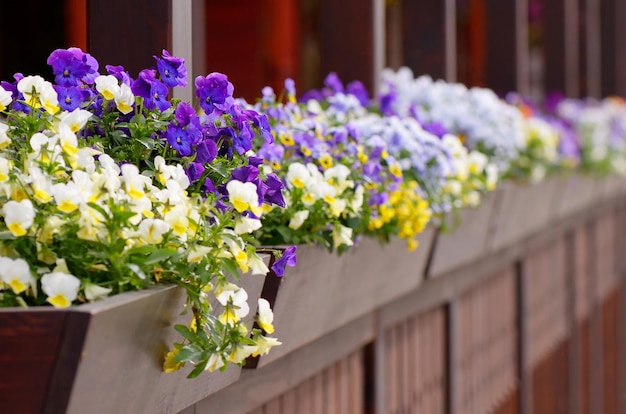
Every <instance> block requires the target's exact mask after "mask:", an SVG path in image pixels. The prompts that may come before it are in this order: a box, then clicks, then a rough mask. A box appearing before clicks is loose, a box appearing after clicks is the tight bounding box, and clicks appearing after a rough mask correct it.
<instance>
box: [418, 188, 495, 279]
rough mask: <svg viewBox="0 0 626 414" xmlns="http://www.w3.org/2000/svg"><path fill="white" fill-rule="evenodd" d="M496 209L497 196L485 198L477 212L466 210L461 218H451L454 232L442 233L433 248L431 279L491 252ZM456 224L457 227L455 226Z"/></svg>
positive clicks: (493, 194) (492, 194)
mask: <svg viewBox="0 0 626 414" xmlns="http://www.w3.org/2000/svg"><path fill="white" fill-rule="evenodd" d="M495 207H496V194H495V193H489V194H487V195H485V196H484V197H483V199H482V200H481V203H480V205H479V206H478V207H476V208H464V209H462V210H460V211H459V212H458V217H454V216H451V217H450V218H449V221H450V222H451V223H450V224H451V228H450V229H448V230H447V231H445V232H440V233H439V234H438V236H437V240H436V242H435V246H434V248H433V257H432V259H431V263H430V266H429V272H428V273H429V276H430V277H437V276H440V275H443V274H445V273H447V272H449V271H452V270H454V269H457V268H459V267H461V266H463V265H466V264H468V263H471V262H472V261H474V260H477V259H478V258H480V257H481V256H482V255H484V254H486V253H487V252H488V251H489V245H488V241H489V236H490V234H491V228H490V223H491V217H492V215H493V214H494V209H495ZM455 220H457V222H458V223H459V224H458V225H456V226H455V225H454V221H455Z"/></svg>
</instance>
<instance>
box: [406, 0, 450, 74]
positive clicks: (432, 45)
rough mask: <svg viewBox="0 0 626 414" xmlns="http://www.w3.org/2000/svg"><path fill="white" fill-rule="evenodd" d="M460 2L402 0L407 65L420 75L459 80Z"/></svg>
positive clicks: (447, 0)
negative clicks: (458, 6)
mask: <svg viewBox="0 0 626 414" xmlns="http://www.w3.org/2000/svg"><path fill="white" fill-rule="evenodd" d="M455 10H456V3H455V1H453V0H445V1H429V0H413V1H408V0H407V1H403V2H402V17H403V19H402V41H403V47H402V51H403V55H404V62H403V63H404V65H406V66H408V67H410V68H411V69H413V72H415V74H416V75H424V74H426V75H430V76H432V77H433V78H434V79H446V80H448V81H454V80H456V20H455V19H456V11H455Z"/></svg>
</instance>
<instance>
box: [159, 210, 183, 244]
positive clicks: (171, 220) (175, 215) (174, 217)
mask: <svg viewBox="0 0 626 414" xmlns="http://www.w3.org/2000/svg"><path fill="white" fill-rule="evenodd" d="M163 220H164V221H165V222H166V223H167V224H168V225H169V226H170V228H171V229H172V230H173V231H174V234H176V235H177V236H178V237H179V238H180V239H182V240H186V238H187V237H186V236H187V230H188V229H189V220H188V219H187V214H186V212H185V207H184V206H182V205H180V204H178V205H175V206H174V208H172V209H170V210H169V211H168V212H167V213H166V214H165V216H164V217H163Z"/></svg>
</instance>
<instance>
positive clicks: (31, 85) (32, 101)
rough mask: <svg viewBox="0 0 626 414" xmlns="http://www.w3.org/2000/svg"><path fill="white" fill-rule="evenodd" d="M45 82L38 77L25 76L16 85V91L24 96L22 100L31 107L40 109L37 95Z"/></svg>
mask: <svg viewBox="0 0 626 414" xmlns="http://www.w3.org/2000/svg"><path fill="white" fill-rule="evenodd" d="M44 83H45V80H44V79H43V78H42V77H41V76H39V75H36V76H26V77H24V78H22V79H20V81H19V82H18V83H17V90H18V91H20V92H21V93H22V95H24V100H25V101H26V103H28V104H29V105H31V106H34V107H35V108H39V107H41V102H40V101H39V94H40V93H41V89H42V87H43V84H44Z"/></svg>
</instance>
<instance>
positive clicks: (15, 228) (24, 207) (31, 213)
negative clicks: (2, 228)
mask: <svg viewBox="0 0 626 414" xmlns="http://www.w3.org/2000/svg"><path fill="white" fill-rule="evenodd" d="M2 214H3V215H4V222H5V224H6V226H7V227H8V229H9V231H10V232H11V233H13V235H14V236H17V237H20V236H23V235H25V234H26V231H27V230H28V228H29V227H30V226H31V225H32V224H33V219H34V218H35V208H34V207H33V203H32V202H31V201H30V200H29V199H25V200H22V201H19V202H18V201H14V200H10V201H7V202H6V203H5V204H4V206H2Z"/></svg>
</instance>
